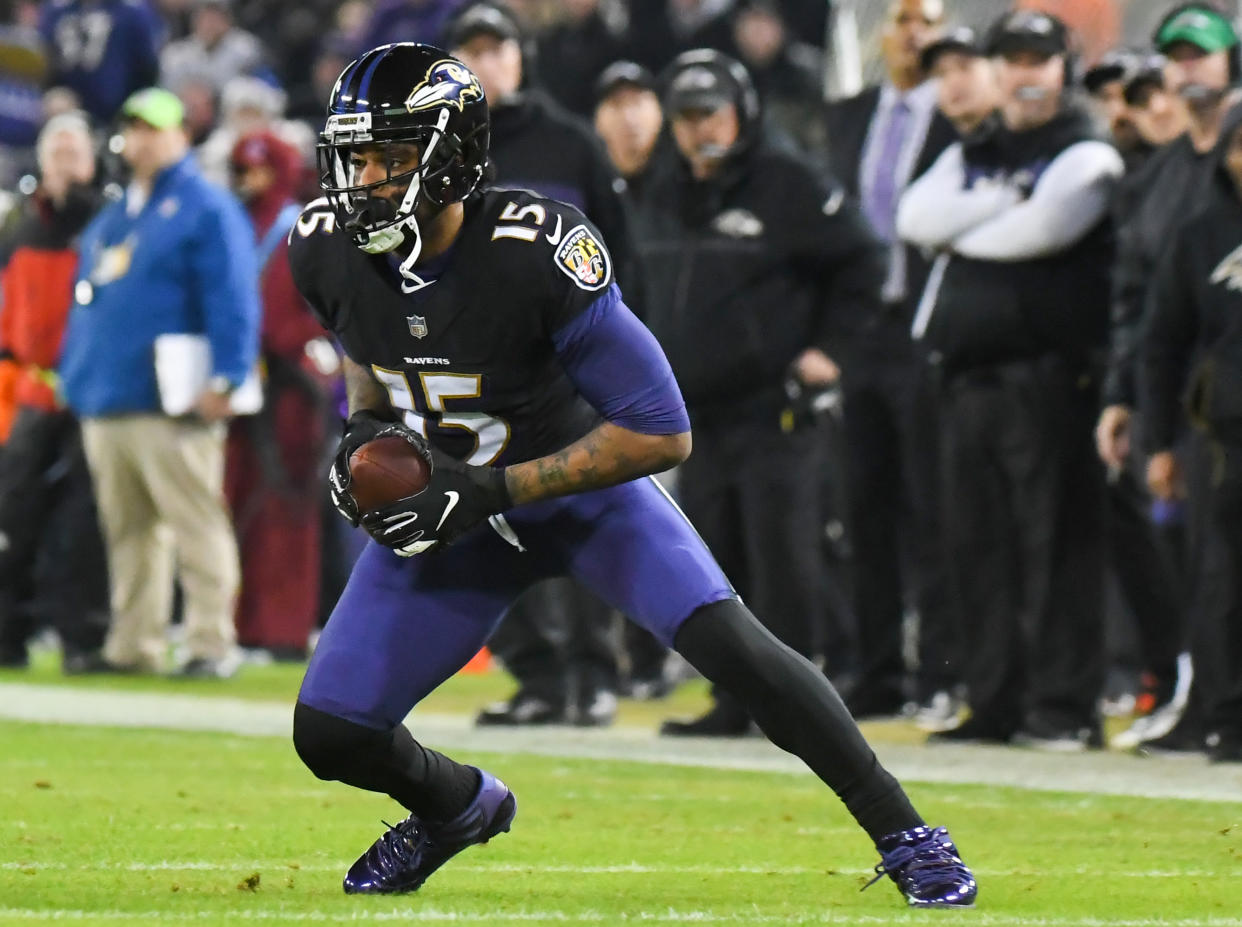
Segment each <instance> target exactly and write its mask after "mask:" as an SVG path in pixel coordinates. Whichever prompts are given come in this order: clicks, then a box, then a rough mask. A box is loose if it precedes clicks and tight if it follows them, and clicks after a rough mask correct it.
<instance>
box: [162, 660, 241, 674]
mask: <svg viewBox="0 0 1242 927" xmlns="http://www.w3.org/2000/svg"><path fill="white" fill-rule="evenodd" d="M240 666H241V658H240V657H222V658H221V659H219V660H213V659H210V658H208V657H193V658H191V659H190V660H188V661H186V663H185V665H184V666H182V667H181V669H179V670H177V671H176V672H175V673H173V676H175V677H177V678H178V679H231V678H232V677H233V676H235V675H236V674H237V670H238V669H239V668H240Z"/></svg>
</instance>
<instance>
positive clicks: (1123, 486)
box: [1105, 468, 1184, 681]
mask: <svg viewBox="0 0 1242 927" xmlns="http://www.w3.org/2000/svg"><path fill="white" fill-rule="evenodd" d="M1107 502H1108V504H1107V506H1106V510H1105V515H1106V518H1105V525H1106V537H1107V541H1108V545H1107V551H1108V564H1109V566H1110V567H1111V569H1112V571H1113V573H1114V575H1115V576H1116V578H1117V585H1118V588H1119V589H1120V592H1121V596H1122V598H1123V599H1124V601H1125V605H1126V607H1127V609H1128V611H1129V613H1130V615H1131V616H1133V619H1134V630H1135V632H1136V635H1135V636H1136V638H1137V645H1138V656H1139V658H1140V659H1141V660H1142V663H1143V669H1145V670H1147V671H1150V672H1153V673H1155V674H1156V675H1157V676H1159V677H1160V678H1161V679H1162V680H1166V681H1167V680H1171V679H1173V678H1174V677H1176V675H1177V655H1178V653H1180V652H1181V649H1182V636H1183V627H1184V619H1183V606H1182V595H1181V590H1180V587H1179V581H1178V577H1177V573H1176V572H1175V570H1174V564H1173V559H1172V556H1171V554H1170V552H1169V551H1168V550H1167V548H1166V547H1165V545H1164V544H1162V542H1161V539H1160V537H1159V536H1158V535H1157V533H1156V528H1155V526H1154V525H1153V524H1152V521H1151V515H1150V508H1151V499H1150V497H1149V496H1148V495H1147V491H1146V490H1145V489H1144V488H1143V487H1142V486H1141V485H1140V484H1139V482H1138V477H1137V476H1136V475H1135V473H1134V471H1133V470H1131V469H1130V468H1124V469H1122V470H1120V471H1119V472H1118V473H1117V474H1116V476H1115V477H1113V478H1112V479H1110V480H1109V482H1108V491H1107Z"/></svg>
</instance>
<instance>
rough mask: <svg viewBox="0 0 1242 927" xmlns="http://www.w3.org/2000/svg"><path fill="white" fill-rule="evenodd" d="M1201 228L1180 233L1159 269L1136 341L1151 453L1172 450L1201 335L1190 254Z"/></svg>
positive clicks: (1146, 441)
mask: <svg viewBox="0 0 1242 927" xmlns="http://www.w3.org/2000/svg"><path fill="white" fill-rule="evenodd" d="M1196 226H1197V223H1192V224H1190V225H1187V226H1184V227H1183V228H1182V229H1181V231H1179V232H1178V233H1177V236H1176V238H1175V239H1174V242H1173V247H1172V248H1170V249H1169V251H1168V252H1167V253H1166V254H1165V256H1164V258H1163V259H1162V260H1161V262H1160V264H1159V265H1158V267H1157V269H1156V276H1155V278H1154V279H1153V281H1152V286H1151V292H1150V293H1149V294H1148V298H1147V306H1146V310H1145V312H1144V314H1143V319H1142V324H1141V326H1140V329H1139V336H1138V338H1137V345H1138V352H1137V360H1138V365H1139V378H1138V379H1139V383H1138V386H1139V399H1140V404H1139V409H1140V411H1141V412H1142V415H1143V436H1144V444H1145V445H1146V446H1147V449H1148V450H1149V451H1152V452H1155V451H1164V450H1168V449H1170V448H1171V447H1173V444H1174V442H1175V441H1176V439H1177V432H1178V426H1179V424H1180V421H1181V401H1182V394H1183V391H1184V390H1185V386H1186V380H1187V378H1188V376H1189V373H1190V361H1191V357H1192V354H1193V352H1194V346H1195V342H1196V340H1197V336H1198V331H1199V308H1198V300H1197V298H1196V296H1197V294H1196V291H1195V290H1196V288H1195V280H1194V279H1193V274H1192V270H1191V267H1192V264H1191V262H1190V261H1189V260H1188V256H1189V250H1190V249H1191V248H1192V247H1193V246H1192V245H1191V243H1190V242H1191V239H1192V238H1193V235H1194V231H1195V228H1196Z"/></svg>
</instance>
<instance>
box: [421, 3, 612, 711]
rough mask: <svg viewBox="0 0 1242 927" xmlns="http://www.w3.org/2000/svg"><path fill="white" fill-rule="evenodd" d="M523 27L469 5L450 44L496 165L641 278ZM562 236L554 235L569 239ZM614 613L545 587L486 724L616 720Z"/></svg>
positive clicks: (596, 154) (604, 170)
mask: <svg viewBox="0 0 1242 927" xmlns="http://www.w3.org/2000/svg"><path fill="white" fill-rule="evenodd" d="M523 40H524V36H523V33H522V30H521V27H520V25H519V23H518V21H517V18H516V17H515V16H514V14H513V13H512V11H511V10H509V9H508V7H506V6H504V5H503V4H500V3H492V2H480V3H473V4H470V5H468V6H466V7H464V8H463V9H462V10H461V11H460V12H459V13H458V14H457V16H455V17H454V18H453V19H452V20H451V21H450V22H449V24H448V26H447V35H446V42H445V44H446V46H447V47H448V48H449V50H450V51H451V52H452V54H453V55H455V56H456V57H458V58H460V59H461V60H462V61H463V62H465V63H466V65H467V66H469V67H470V68H471V70H473V71H474V72H475V73H476V74H477V75H478V77H479V81H480V83H481V84H482V85H483V91H484V93H485V94H486V95H487V99H488V103H489V106H490V110H491V152H490V166H491V170H492V172H493V174H494V177H495V179H497V180H498V181H499V182H501V183H502V184H503V185H504V186H506V187H524V188H527V189H531V190H535V191H537V192H539V193H542V194H543V195H545V196H550V197H552V198H554V199H557V200H560V201H562V202H565V203H569V204H571V205H573V206H576V207H578V208H579V209H581V210H582V211H583V212H584V213H585V214H586V215H587V216H588V217H589V218H590V219H591V221H592V222H594V223H595V224H596V225H597V226H598V227H599V229H600V231H601V232H602V233H603V235H604V237H605V238H606V239H607V240H608V242H609V247H610V249H611V254H612V258H613V261H614V264H615V266H616V268H617V277H618V279H620V280H622V281H626V285H627V287H628V286H629V283H628V281H629V280H630V278H631V277H633V276H634V268H633V265H632V261H631V258H630V253H631V248H630V233H629V228H628V222H627V218H626V210H625V207H624V204H623V203H622V201H621V197H620V194H619V190H620V189H622V187H623V185H622V184H621V182H620V179H619V178H618V177H617V175H616V173H615V172H614V171H613V170H612V166H611V165H610V164H609V162H608V158H607V155H606V154H605V153H604V151H603V147H602V146H601V145H600V143H599V141H598V140H597V139H596V138H595V136H594V135H593V134H592V132H591V128H590V126H588V125H587V124H586V123H584V122H583V121H581V120H580V119H578V118H577V117H575V116H572V115H570V114H569V113H567V112H565V111H564V110H562V109H561V108H560V107H559V106H558V105H556V104H555V103H553V102H552V100H551V99H549V98H548V97H546V96H545V95H544V94H543V93H542V92H540V91H538V90H535V89H532V88H531V87H530V86H529V84H528V81H527V74H526V70H527V69H526V58H528V57H529V49H527V48H525V47H524V41H523ZM560 233H561V232H560V230H553V231H551V232H549V233H548V234H560ZM611 618H612V613H611V612H610V611H609V609H608V608H607V607H606V606H605V605H604V604H603V603H602V602H600V601H599V600H598V599H597V598H596V597H595V596H593V595H591V594H590V593H588V592H587V591H586V590H585V589H583V588H582V587H581V586H579V585H578V584H577V583H575V582H574V581H573V580H570V579H553V580H549V581H547V582H544V583H540V584H538V585H536V586H535V587H533V588H532V589H531V590H530V591H529V592H527V593H526V594H525V595H523V596H522V597H521V598H520V599H519V600H518V601H517V602H516V603H515V604H514V606H513V608H512V609H511V610H510V612H509V614H508V615H507V616H506V618H505V622H504V624H503V625H502V626H501V628H500V630H499V631H498V632H497V633H496V635H495V636H494V637H493V638H492V640H491V642H490V644H491V647H492V649H493V651H495V652H496V653H497V654H498V655H499V656H501V658H502V659H503V660H504V663H505V666H506V668H507V669H508V670H509V672H511V673H512V674H513V675H514V676H515V677H516V678H517V680H518V690H517V691H516V692H515V693H514V694H513V696H512V697H510V698H509V699H507V700H506V701H503V702H498V703H496V704H493V705H490V706H488V707H486V708H484V709H483V711H482V712H480V714H479V715H478V718H477V721H478V723H479V724H483V725H513V724H549V723H560V722H565V721H574V722H576V723H578V724H583V725H605V724H610V723H611V722H612V719H613V717H614V715H615V714H616V707H617V696H616V691H617V685H618V681H617V661H616V653H615V648H614V647H613V644H612V639H611V635H610V633H609V632H610V628H611V624H612V621H611Z"/></svg>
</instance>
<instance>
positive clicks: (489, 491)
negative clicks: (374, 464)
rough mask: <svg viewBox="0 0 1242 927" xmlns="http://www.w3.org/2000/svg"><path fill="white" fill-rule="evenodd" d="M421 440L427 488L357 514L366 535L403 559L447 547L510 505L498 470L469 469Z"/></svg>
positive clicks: (501, 473) (510, 501) (492, 468)
mask: <svg viewBox="0 0 1242 927" xmlns="http://www.w3.org/2000/svg"><path fill="white" fill-rule="evenodd" d="M415 437H418V436H417V435H416V436H415ZM418 440H419V441H422V438H421V437H419V438H418ZM423 443H424V446H425V447H427V448H428V450H429V452H430V454H431V482H430V483H429V484H428V485H427V488H426V489H424V490H423V491H422V492H420V493H418V494H417V495H413V496H410V497H409V498H408V499H402V500H400V501H399V502H394V503H393V504H392V505H388V506H385V507H384V508H381V509H376V510H375V511H373V512H367V513H366V514H365V515H363V516H362V527H364V528H365V529H366V530H367V533H368V534H370V535H371V537H373V538H374V539H375V540H376V541H377V542H378V543H380V544H383V545H384V546H385V547H391V548H392V549H393V550H394V551H396V552H397V553H398V554H400V555H401V556H402V557H412V556H414V555H415V554H421V553H423V552H425V551H427V550H430V549H431V548H433V547H444V546H447V545H449V544H451V543H453V541H455V540H457V539H458V538H459V537H461V536H462V535H463V534H465V533H466V532H467V531H469V530H470V529H471V528H473V527H475V526H476V525H478V524H480V523H481V522H484V521H487V519H488V518H490V517H491V516H493V515H496V514H499V513H500V512H503V511H505V510H506V509H509V508H511V507H512V506H513V500H512V499H511V498H510V496H509V489H508V487H507V486H506V485H505V471H504V470H503V469H499V468H496V467H474V466H471V465H470V464H466V463H462V462H461V461H460V460H457V459H455V458H453V457H450V456H448V455H447V454H445V453H443V452H442V451H440V450H438V449H436V448H434V447H430V446H429V445H427V444H426V442H423Z"/></svg>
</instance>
